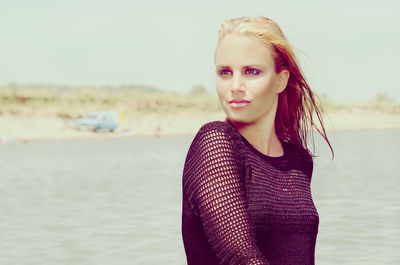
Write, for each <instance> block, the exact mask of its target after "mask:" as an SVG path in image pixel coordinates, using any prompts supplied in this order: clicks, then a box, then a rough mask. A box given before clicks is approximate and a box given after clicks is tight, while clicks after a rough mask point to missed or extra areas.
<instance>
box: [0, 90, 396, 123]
mask: <svg viewBox="0 0 400 265" xmlns="http://www.w3.org/2000/svg"><path fill="white" fill-rule="evenodd" d="M319 101H320V102H321V105H322V107H323V109H324V110H325V111H326V112H330V111H341V110H345V111H350V112H351V111H353V110H355V109H357V110H367V111H381V112H385V113H388V114H400V105H398V104H396V102H395V101H394V100H393V99H391V98H390V97H389V96H388V95H386V94H377V95H376V96H375V97H374V98H373V99H372V100H371V101H370V102H369V103H368V104H337V103H334V102H332V101H330V100H329V99H328V97H327V96H326V95H319ZM90 110H115V111H119V112H122V113H123V114H124V116H125V117H126V118H129V117H137V116H140V115H147V114H151V113H156V114H158V115H164V114H165V115H170V114H174V113H179V112H183V111H184V112H190V113H204V112H208V113H215V112H219V111H220V110H221V109H220V106H219V103H218V99H217V98H216V97H215V96H213V95H211V94H209V93H208V92H207V90H206V89H205V88H204V87H203V86H202V85H194V86H193V87H192V88H191V89H190V90H189V93H187V94H180V93H176V92H165V91H162V90H159V89H156V88H152V87H143V86H134V85H128V86H119V87H90V86H87V87H67V86H55V85H31V86H19V85H17V84H10V85H7V86H0V115H2V114H5V113H8V114H11V115H24V116H29V115H35V114H44V115H55V116H57V117H59V118H63V119H76V118H79V117H82V116H83V115H84V114H85V113H86V112H87V111H90Z"/></svg>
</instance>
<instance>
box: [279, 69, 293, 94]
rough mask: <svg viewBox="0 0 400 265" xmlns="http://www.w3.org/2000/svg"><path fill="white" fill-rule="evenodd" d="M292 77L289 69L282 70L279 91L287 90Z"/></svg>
mask: <svg viewBox="0 0 400 265" xmlns="http://www.w3.org/2000/svg"><path fill="white" fill-rule="evenodd" d="M289 77H290V72H289V71H288V70H282V71H281V72H280V73H279V74H278V90H277V92H278V93H281V92H282V91H283V90H285V88H286V86H287V83H288V81H289Z"/></svg>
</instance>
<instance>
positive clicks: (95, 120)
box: [75, 111, 119, 132]
mask: <svg viewBox="0 0 400 265" xmlns="http://www.w3.org/2000/svg"><path fill="white" fill-rule="evenodd" d="M75 124H76V128H77V129H78V130H91V131H95V132H96V131H98V130H109V131H111V132H113V131H114V130H115V129H116V128H117V127H118V126H119V115H118V112H116V111H90V112H88V113H87V114H86V115H85V117H83V118H80V119H76V120H75Z"/></svg>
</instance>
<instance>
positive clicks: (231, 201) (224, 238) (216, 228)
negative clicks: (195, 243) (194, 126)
mask: <svg viewBox="0 0 400 265" xmlns="http://www.w3.org/2000/svg"><path fill="white" fill-rule="evenodd" d="M184 175H185V179H184V185H185V187H186V189H185V190H186V192H187V195H188V197H189V202H190V205H191V207H192V209H193V210H194V212H195V213H196V214H197V215H198V216H199V217H200V219H201V222H202V225H203V229H204V233H205V235H206V237H207V239H208V242H209V244H210V246H211V248H212V250H213V251H214V253H215V255H216V257H217V259H218V262H219V264H268V262H267V260H266V259H265V258H264V257H263V255H262V254H261V252H260V251H259V249H258V247H257V246H256V241H255V235H254V231H253V227H252V224H251V221H250V218H249V215H248V213H247V210H246V206H245V190H244V180H243V179H244V178H243V176H242V175H241V167H240V164H239V161H238V158H237V153H236V152H235V148H234V146H233V143H232V140H231V139H230V137H229V135H228V134H227V133H226V132H225V131H224V130H222V129H211V130H203V131H202V130H200V132H199V134H198V135H197V136H196V138H195V140H194V143H193V144H192V147H191V148H190V150H189V153H188V157H187V160H186V163H185V171H184Z"/></svg>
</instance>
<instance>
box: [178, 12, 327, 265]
mask: <svg viewBox="0 0 400 265" xmlns="http://www.w3.org/2000/svg"><path fill="white" fill-rule="evenodd" d="M215 64H216V74H217V77H216V88H217V93H218V96H219V99H220V103H221V105H222V108H223V110H224V112H225V113H226V115H227V119H226V120H225V122H218V121H217V122H210V123H207V124H206V125H204V126H203V127H202V128H201V129H200V130H199V132H198V133H197V135H196V137H195V138H194V140H193V142H192V145H191V146H190V149H189V152H188V154H187V157H186V162H185V167H184V170H183V209H182V236H183V241H184V247H185V251H186V256H187V261H188V264H189V265H192V264H202V265H210V264H271V265H273V264H280V265H296V264H302V265H310V264H314V251H315V243H316V236H317V231H318V223H319V218H318V213H317V210H316V208H315V206H314V203H313V200H312V197H311V191H310V181H311V174H312V170H313V160H312V158H313V157H312V154H311V153H310V151H309V150H308V149H307V143H306V139H307V135H308V134H309V132H310V131H311V129H312V127H313V126H314V127H315V124H314V121H313V116H312V114H313V111H315V113H316V117H317V118H318V121H319V123H320V125H321V130H318V128H316V127H315V128H316V129H317V130H318V131H319V132H320V133H321V135H322V136H323V137H324V138H325V140H326V141H327V143H328V144H329V146H330V143H329V141H328V139H327V136H326V133H325V130H324V126H323V123H322V120H321V115H320V111H319V108H318V106H317V104H316V102H315V100H314V96H313V93H312V91H311V90H310V88H309V86H308V84H307V82H306V80H305V79H304V77H303V74H302V72H301V70H300V68H299V66H298V64H297V62H296V59H295V56H294V54H293V51H292V49H291V47H290V44H289V43H288V42H287V40H286V38H285V37H284V35H283V33H282V31H281V30H280V28H279V26H278V25H277V24H276V23H274V22H273V21H271V20H270V19H267V18H264V17H257V18H238V19H231V20H228V21H226V22H225V23H224V24H223V25H222V26H221V28H220V31H219V39H218V44H217V48H216V51H215Z"/></svg>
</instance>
